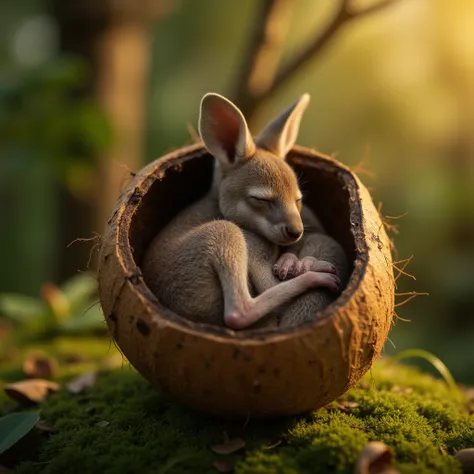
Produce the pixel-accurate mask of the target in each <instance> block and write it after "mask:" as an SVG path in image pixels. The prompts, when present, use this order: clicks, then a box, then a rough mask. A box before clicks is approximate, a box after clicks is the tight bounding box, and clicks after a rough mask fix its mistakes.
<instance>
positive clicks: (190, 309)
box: [143, 94, 347, 329]
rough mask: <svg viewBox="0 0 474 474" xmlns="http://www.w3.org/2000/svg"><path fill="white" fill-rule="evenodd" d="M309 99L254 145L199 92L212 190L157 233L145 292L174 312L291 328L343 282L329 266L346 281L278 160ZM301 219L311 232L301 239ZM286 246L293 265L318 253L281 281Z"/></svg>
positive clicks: (329, 242) (224, 105)
mask: <svg viewBox="0 0 474 474" xmlns="http://www.w3.org/2000/svg"><path fill="white" fill-rule="evenodd" d="M308 100H309V98H308V97H307V96H303V97H302V98H301V99H300V100H299V101H297V102H296V103H295V104H293V105H292V106H291V107H290V108H289V109H287V110H286V111H285V112H284V113H283V114H282V115H280V116H279V117H277V119H275V120H274V121H273V122H271V123H270V124H269V125H268V126H267V127H266V128H265V129H264V131H263V132H262V134H261V135H260V136H259V137H258V138H257V139H256V141H255V142H254V140H253V139H252V137H251V136H250V132H249V131H248V128H247V124H246V122H245V119H244V118H243V116H242V114H241V113H240V111H239V110H238V109H237V108H236V107H235V106H234V105H233V104H232V103H231V102H229V101H228V100H227V99H225V98H223V97H221V96H218V95H217V94H207V95H206V96H205V97H204V98H203V101H202V103H201V117H200V133H201V137H202V139H203V142H204V144H205V145H206V148H207V149H208V151H209V152H210V153H211V154H213V155H214V156H215V158H216V162H217V164H218V165H217V167H216V173H215V178H214V183H213V187H212V190H211V191H210V193H209V194H208V195H207V196H205V197H204V198H203V199H201V200H200V201H199V202H196V203H195V204H193V205H191V206H190V207H189V208H187V209H185V210H184V211H182V212H181V213H180V214H179V215H178V216H176V217H175V218H174V219H173V220H172V221H171V223H170V224H168V226H167V227H166V228H165V229H163V230H162V231H161V232H160V233H159V234H158V235H157V237H156V238H155V239H154V241H153V242H152V244H151V245H150V247H149V249H148V251H147V254H146V255H145V259H144V264H143V273H144V276H145V279H146V281H147V283H148V285H149V286H150V288H151V290H152V291H153V292H155V293H156V295H157V296H158V297H159V298H160V300H161V301H162V303H163V304H164V305H166V306H168V307H169V308H170V309H172V310H173V311H175V312H176V313H178V314H181V315H183V316H186V317H187V318H189V319H191V320H194V321H198V322H206V323H210V324H216V325H224V324H225V325H227V326H229V327H231V328H234V329H242V328H246V327H248V326H250V325H255V327H275V326H277V325H279V324H280V325H281V326H289V325H295V324H299V323H301V322H303V321H304V320H307V319H308V318H311V317H312V315H313V314H314V312H315V311H316V310H317V309H320V308H322V307H323V306H325V305H326V304H328V303H329V302H330V301H331V300H332V299H333V296H332V295H334V292H335V291H336V290H337V287H338V283H339V282H338V278H337V276H336V275H334V273H335V270H334V267H333V266H332V265H331V263H332V264H335V265H336V267H337V269H338V270H339V272H340V274H341V275H342V276H343V277H344V279H345V276H346V275H345V273H346V272H347V268H346V267H347V263H346V261H345V256H344V252H343V251H342V249H341V247H340V246H339V245H338V244H337V243H336V242H335V241H334V240H333V239H331V238H330V237H329V236H327V235H325V234H323V233H322V232H323V230H322V227H321V225H320V224H319V221H318V220H317V219H316V217H315V216H314V214H313V213H312V212H311V211H310V210H309V209H308V208H306V207H304V208H303V209H302V205H301V192H300V189H299V187H298V183H297V179H296V176H295V174H294V172H293V170H292V169H291V168H290V167H289V166H288V164H287V163H286V162H285V161H284V157H285V155H286V153H287V152H288V150H289V149H290V148H291V147H292V146H293V144H294V140H295V139H296V135H297V131H298V127H299V122H300V120H301V116H302V112H303V111H304V108H305V107H306V105H307V102H308ZM262 199H263V200H262ZM302 215H303V217H304V220H305V222H304V225H305V226H310V227H311V229H312V232H311V233H307V234H305V235H304V236H303V237H302V238H301V236H302V234H303V220H302V217H301V216H302ZM314 229H316V230H318V233H315V232H314V231H313V230H314ZM282 248H284V249H285V252H287V253H290V254H291V255H296V256H295V257H292V258H293V259H294V261H295V265H293V267H294V268H296V267H297V266H298V265H297V264H296V262H297V257H298V259H303V257H307V256H312V257H316V258H313V259H306V260H305V261H304V262H303V263H301V264H299V265H300V267H301V268H303V266H305V268H304V271H302V270H301V269H300V273H301V274H299V275H296V273H295V272H294V273H295V274H294V275H293V276H294V277H293V278H290V279H288V280H287V281H283V282H281V281H280V279H279V278H278V277H277V276H278V271H279V269H280V267H282V266H283V265H284V263H285V262H284V261H283V260H282V259H281V258H280V259H279V257H280V256H281V254H282ZM328 262H330V263H328ZM274 265H276V267H275V268H274ZM287 273H288V272H287ZM275 275H277V276H275ZM285 278H286V274H285ZM322 287H323V288H326V289H321V288H322ZM315 288H318V289H317V290H315ZM327 288H330V289H332V295H331V293H329V290H328V289H327ZM308 290H312V291H308ZM300 295H301V296H300ZM285 304H286V305H285ZM265 316H267V317H265Z"/></svg>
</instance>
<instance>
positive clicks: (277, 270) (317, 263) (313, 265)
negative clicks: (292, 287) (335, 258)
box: [273, 253, 337, 280]
mask: <svg viewBox="0 0 474 474" xmlns="http://www.w3.org/2000/svg"><path fill="white" fill-rule="evenodd" d="M310 271H311V272H322V273H333V274H334V275H337V269H336V267H335V266H334V265H333V264H332V263H329V262H326V261H324V260H318V259H316V258H314V257H311V256H308V257H304V258H302V259H301V260H300V259H298V257H297V256H296V255H295V254H292V253H284V254H283V255H282V256H281V257H280V258H279V259H278V261H277V263H275V265H274V266H273V274H274V275H275V276H276V277H277V278H279V279H280V280H287V279H290V278H295V277H297V276H298V275H302V274H303V273H306V272H310Z"/></svg>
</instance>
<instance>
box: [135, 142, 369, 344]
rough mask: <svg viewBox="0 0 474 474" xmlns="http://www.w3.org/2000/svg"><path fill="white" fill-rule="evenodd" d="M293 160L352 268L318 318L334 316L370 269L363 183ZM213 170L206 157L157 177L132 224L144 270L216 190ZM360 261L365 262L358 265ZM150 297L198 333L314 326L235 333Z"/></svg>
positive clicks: (325, 164)
mask: <svg viewBox="0 0 474 474" xmlns="http://www.w3.org/2000/svg"><path fill="white" fill-rule="evenodd" d="M287 160H288V162H289V163H290V165H291V166H292V167H293V169H294V170H295V171H296V173H297V175H298V177H299V181H300V186H301V189H302V192H303V196H304V202H305V204H307V205H308V206H310V207H311V208H312V210H313V211H314V212H315V213H316V215H317V216H318V217H319V218H320V220H321V222H322V223H323V225H324V227H325V229H326V232H327V233H328V234H329V235H331V236H332V237H333V238H335V239H336V240H337V241H338V242H339V243H340V244H341V245H342V247H343V248H344V250H345V252H346V255H347V258H348V261H349V262H350V264H351V277H350V279H349V283H348V284H347V286H346V288H345V289H344V291H343V292H342V294H341V295H340V296H339V297H338V298H337V299H336V300H335V301H334V302H333V303H331V304H330V305H329V306H328V307H327V308H324V309H323V310H321V311H320V312H318V317H317V320H321V319H323V318H325V317H330V315H331V313H332V310H331V308H332V307H333V306H334V305H338V306H339V305H343V304H344V303H345V301H347V300H348V299H349V297H350V295H351V294H352V291H353V290H354V289H355V288H356V287H357V286H358V284H359V282H360V279H361V277H362V274H363V270H364V268H365V265H364V263H365V262H366V252H363V247H364V248H365V245H364V242H363V239H361V235H362V234H361V230H362V229H361V217H362V216H361V209H360V202H359V198H358V193H357V184H356V181H355V179H354V177H353V175H352V174H351V173H350V172H349V171H347V170H345V169H344V168H342V167H339V166H337V164H336V163H335V162H333V161H331V160H328V159H325V158H314V157H312V156H306V155H305V154H304V153H302V152H297V151H292V152H290V154H289V155H288V157H287ZM213 170H214V158H213V157H212V156H211V155H209V154H206V153H204V154H199V155H197V156H196V154H191V155H190V156H181V157H180V158H178V159H177V160H176V164H175V165H174V166H167V167H166V170H165V171H163V172H158V173H156V176H157V177H156V179H155V180H154V181H153V183H152V184H151V186H150V187H149V189H148V191H147V192H146V193H145V194H144V195H143V196H142V198H141V200H140V203H139V204H138V206H137V208H136V211H135V212H134V214H133V216H132V219H131V222H130V228H129V235H128V238H129V244H130V247H131V250H132V255H133V258H134V260H135V264H136V265H137V266H138V267H140V266H141V262H142V259H143V256H144V254H145V251H146V249H147V247H148V246H149V244H150V243H151V241H152V239H153V238H154V237H155V236H156V235H157V233H158V232H159V231H160V230H161V229H163V228H164V227H165V226H166V225H167V224H168V222H170V220H171V219H172V218H173V217H175V216H176V215H177V214H178V213H179V212H180V211H181V210H183V209H184V208H185V207H187V206H188V205H190V204H191V203H193V202H195V201H196V200H198V199H200V198H201V197H203V196H204V195H205V194H206V193H207V192H208V191H209V190H210V187H211V183H212V178H213ZM361 248H362V251H361ZM356 262H359V263H360V264H358V265H356ZM145 283H146V282H145ZM145 293H148V295H146V294H145V296H149V297H150V300H151V301H152V302H153V303H152V305H153V306H155V307H156V310H157V312H159V314H160V316H164V317H166V318H168V319H170V320H172V321H174V322H176V323H178V324H182V325H184V326H186V327H188V328H192V329H193V330H196V331H206V332H212V333H217V334H220V335H222V336H232V337H236V336H237V337H244V338H253V337H255V338H258V339H260V338H261V337H262V333H264V334H265V337H267V336H269V335H270V333H277V334H282V333H287V332H294V331H297V330H299V329H303V328H304V327H305V326H307V325H308V324H309V325H313V324H314V322H310V323H304V324H302V325H300V326H297V327H294V328H285V329H248V330H242V331H239V332H236V333H234V332H233V331H229V330H228V329H226V328H220V327H217V326H213V325H208V324H202V323H194V322H192V321H189V320H188V319H187V318H184V317H181V316H179V315H177V314H175V313H173V312H172V311H170V310H169V309H167V308H165V307H163V306H162V305H161V304H160V302H159V301H157V300H156V298H155V296H154V295H152V293H151V290H149V289H148V287H147V288H146V290H145ZM315 321H316V319H315Z"/></svg>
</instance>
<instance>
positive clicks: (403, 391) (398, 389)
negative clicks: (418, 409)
mask: <svg viewBox="0 0 474 474" xmlns="http://www.w3.org/2000/svg"><path fill="white" fill-rule="evenodd" d="M390 391H391V392H393V393H400V394H406V395H408V394H410V393H413V389H412V388H411V387H400V386H399V385H394V386H393V387H392V388H391V389H390Z"/></svg>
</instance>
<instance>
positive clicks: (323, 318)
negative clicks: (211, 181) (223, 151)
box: [115, 144, 369, 346]
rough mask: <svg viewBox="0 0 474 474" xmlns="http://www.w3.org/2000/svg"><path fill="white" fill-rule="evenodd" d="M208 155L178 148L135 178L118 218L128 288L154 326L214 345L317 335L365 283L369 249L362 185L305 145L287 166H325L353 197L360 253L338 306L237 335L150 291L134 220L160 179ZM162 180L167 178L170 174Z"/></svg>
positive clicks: (352, 226) (351, 218)
mask: <svg viewBox="0 0 474 474" xmlns="http://www.w3.org/2000/svg"><path fill="white" fill-rule="evenodd" d="M206 154H207V155H209V152H208V151H207V150H206V149H205V147H204V146H203V145H202V144H195V145H191V146H187V147H183V148H179V149H176V150H174V151H172V152H170V153H168V154H166V155H164V156H162V157H160V158H157V159H156V160H154V161H153V162H151V163H149V165H147V167H146V168H145V169H142V172H143V174H140V172H139V173H138V176H137V178H139V180H137V178H135V179H134V180H133V181H132V183H130V185H129V187H128V188H127V189H126V190H125V192H124V195H125V196H124V197H125V200H124V201H123V203H122V205H121V206H120V207H119V209H117V211H115V212H116V213H117V215H116V218H117V220H116V224H115V227H116V242H115V246H116V250H117V257H118V262H119V263H120V266H121V268H122V271H123V275H124V278H125V280H126V281H125V283H126V284H129V285H131V287H132V288H133V290H132V291H134V292H136V293H137V295H138V297H139V299H140V301H141V303H142V304H144V305H145V306H146V309H147V310H148V312H149V313H150V314H149V315H150V321H149V322H150V323H151V324H154V325H156V326H158V327H159V326H163V325H166V326H168V327H170V328H173V329H175V330H177V331H181V332H185V333H188V334H189V335H192V336H195V337H199V338H202V339H208V340H209V341H215V342H217V341H219V342H227V343H238V344H240V345H242V346H244V345H261V344H267V343H275V342H278V341H281V340H285V339H290V338H295V337H299V336H301V335H303V334H306V333H309V332H312V331H313V330H315V329H317V327H318V326H320V325H322V324H326V323H327V321H328V319H330V318H331V316H335V315H336V314H337V311H338V309H340V308H342V307H344V306H345V305H346V304H347V303H348V302H349V301H350V299H351V298H352V297H353V295H354V294H355V292H356V291H357V290H358V288H359V287H360V284H361V282H362V281H363V277H364V275H365V272H366V269H367V265H368V261H369V253H368V245H367V242H366V241H365V239H364V228H363V227H364V216H363V209H362V206H361V205H360V201H361V198H360V193H359V183H358V179H357V178H356V176H355V174H354V173H353V172H352V171H351V170H350V169H349V168H348V167H347V166H345V165H344V164H343V163H341V162H339V161H338V160H335V159H334V158H332V157H330V156H327V155H324V154H322V153H319V152H316V151H314V150H311V149H309V148H305V147H301V146H294V147H293V148H292V149H291V151H290V152H289V154H288V162H289V163H290V164H293V163H295V164H299V165H304V166H310V167H316V168H317V167H318V165H316V164H315V162H323V163H324V165H325V166H327V167H329V168H332V169H333V171H336V172H337V173H338V177H339V178H340V179H341V180H342V183H341V185H342V186H345V187H346V189H347V193H348V195H349V202H348V203H347V204H348V206H349V216H348V217H349V222H347V225H348V226H349V228H350V233H351V235H352V239H353V242H354V250H355V259H354V260H353V262H352V267H353V268H352V272H351V275H350V277H349V281H348V283H347V285H346V287H345V288H344V290H343V291H342V292H341V294H340V295H339V296H338V297H337V298H336V299H335V300H334V301H333V302H331V303H330V304H329V305H328V306H326V307H325V308H323V309H322V310H320V311H317V312H316V313H315V315H318V319H317V320H316V319H315V320H314V321H308V322H305V323H302V324H300V325H298V326H292V327H288V328H282V329H279V328H271V329H270V328H262V329H244V330H240V331H234V330H232V329H228V328H226V327H221V326H215V325H212V324H207V323H196V322H193V321H191V320H189V319H187V318H185V317H184V316H180V315H179V314H177V313H175V312H173V311H172V310H170V309H169V308H167V307H166V306H164V305H162V304H161V303H160V302H159V300H158V298H157V296H156V295H155V294H154V293H153V292H152V291H151V290H150V288H149V287H148V285H147V284H146V281H145V280H144V278H143V276H142V272H141V269H140V267H139V266H138V264H137V263H136V261H135V258H134V255H133V251H132V245H131V242H130V231H131V227H132V226H131V224H132V220H133V219H134V218H136V214H137V211H138V209H139V206H140V205H141V203H142V197H143V196H145V195H146V194H147V193H148V192H149V190H150V188H151V187H152V186H153V185H154V184H155V182H156V181H158V180H160V176H159V174H161V173H166V171H167V170H169V169H172V168H174V167H176V166H178V167H179V166H183V165H184V164H185V163H186V161H188V160H191V159H195V158H199V157H201V156H204V155H206ZM319 166H320V165H319ZM145 170H146V171H145ZM161 179H166V178H165V175H163V176H162V177H161Z"/></svg>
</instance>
